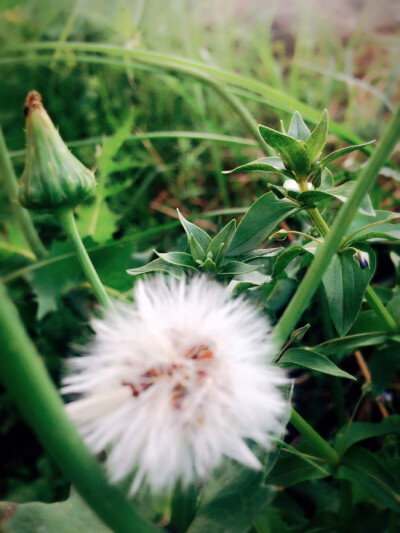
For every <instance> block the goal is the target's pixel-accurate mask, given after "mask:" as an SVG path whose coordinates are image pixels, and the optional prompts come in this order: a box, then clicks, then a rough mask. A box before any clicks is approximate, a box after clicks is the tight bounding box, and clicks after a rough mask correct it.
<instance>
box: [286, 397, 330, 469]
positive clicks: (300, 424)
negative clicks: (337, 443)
mask: <svg viewBox="0 0 400 533" xmlns="http://www.w3.org/2000/svg"><path fill="white" fill-rule="evenodd" d="M290 422H291V423H292V424H293V425H294V427H295V428H296V429H297V431H298V432H299V433H300V434H301V435H303V437H304V438H305V439H307V441H308V443H309V444H311V446H312V447H313V448H314V450H315V451H316V452H318V454H319V455H320V456H321V457H323V458H324V459H325V460H326V461H327V462H328V463H329V464H330V465H331V466H333V467H335V466H337V465H338V464H339V461H340V458H339V454H338V453H337V452H336V450H334V449H333V448H332V446H331V445H330V444H328V443H327V442H326V440H325V439H323V438H322V437H321V435H320V434H319V433H317V432H316V431H315V429H314V428H312V427H311V426H310V424H309V423H308V422H306V420H304V418H303V417H302V416H300V415H299V413H298V412H297V411H295V410H294V409H293V407H292V410H291V415H290Z"/></svg>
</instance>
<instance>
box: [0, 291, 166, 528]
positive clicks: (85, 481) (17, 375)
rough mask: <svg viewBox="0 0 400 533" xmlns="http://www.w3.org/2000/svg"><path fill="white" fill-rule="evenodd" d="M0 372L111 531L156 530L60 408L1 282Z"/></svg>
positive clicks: (63, 468)
mask: <svg viewBox="0 0 400 533" xmlns="http://www.w3.org/2000/svg"><path fill="white" fill-rule="evenodd" d="M0 338H1V341H2V347H1V350H0V376H1V379H2V381H3V383H4V385H5V386H6V387H7V388H8V390H9V391H10V394H12V395H13V397H14V399H15V401H16V403H17V405H18V406H19V408H20V410H21V412H22V414H23V415H24V417H25V418H26V420H27V421H28V422H29V424H30V425H31V426H32V428H33V430H34V431H35V433H36V435H37V436H38V438H39V440H40V442H41V443H42V445H43V447H44V448H45V449H46V450H47V451H48V453H49V454H50V455H51V456H52V457H53V458H54V460H55V461H56V463H57V465H58V467H59V468H60V470H61V471H62V472H63V474H64V475H65V477H66V478H67V479H69V480H70V481H71V483H72V484H73V485H74V486H75V487H76V489H77V490H78V492H79V493H80V494H81V496H82V497H83V498H84V499H85V500H86V502H87V503H88V504H89V505H90V507H91V508H92V509H93V510H94V512H95V513H96V514H97V515H98V516H99V517H100V518H101V519H102V520H103V521H104V522H105V523H106V524H107V525H108V526H109V527H110V528H111V529H112V531H115V532H116V533H132V532H133V531H137V532H138V533H139V532H143V533H144V532H145V533H153V532H154V533H155V532H156V531H159V529H158V528H157V527H155V526H154V525H152V524H150V523H149V522H147V521H146V520H144V519H142V518H141V517H140V516H139V515H138V514H137V513H136V511H135V509H134V508H133V507H132V505H131V504H130V503H129V502H128V501H126V499H125V497H124V496H123V494H122V493H121V492H119V491H118V490H117V489H116V488H115V487H111V486H110V485H108V483H107V481H106V479H105V477H104V475H103V472H102V469H101V467H100V466H99V464H98V463H97V461H96V459H95V458H94V456H93V455H92V453H91V452H90V451H89V450H88V448H87V447H86V446H85V444H84V443H83V442H82V440H81V438H80V437H79V435H78V433H77V431H76V429H75V427H74V425H73V424H72V422H71V421H70V420H69V419H68V417H67V416H66V414H65V412H64V406H63V403H62V400H61V398H60V396H59V394H58V393H57V390H56V388H55V386H54V385H53V383H52V381H51V379H50V377H49V375H48V373H47V370H46V368H45V366H44V364H43V360H42V359H41V357H40V355H39V354H38V353H37V351H36V349H35V347H34V346H33V344H32V342H31V341H30V339H29V337H28V335H27V333H26V331H25V329H24V327H23V325H22V324H21V321H20V318H19V316H18V312H17V309H16V308H15V306H14V304H13V303H12V302H11V300H10V299H9V297H8V296H7V293H6V291H5V289H4V287H3V285H2V284H0Z"/></svg>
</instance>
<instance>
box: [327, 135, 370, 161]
mask: <svg viewBox="0 0 400 533" xmlns="http://www.w3.org/2000/svg"><path fill="white" fill-rule="evenodd" d="M374 142H375V140H373V141H369V142H367V143H363V144H354V145H353V146H347V147H346V148H340V149H339V150H336V151H335V152H332V153H331V154H329V155H327V156H326V157H324V159H322V161H321V162H320V163H319V164H320V165H321V166H322V167H325V166H326V165H328V164H329V163H331V162H332V161H335V159H339V157H342V156H343V155H346V154H350V153H351V152H354V151H355V150H361V148H364V146H368V145H369V144H372V143H374Z"/></svg>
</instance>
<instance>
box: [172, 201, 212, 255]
mask: <svg viewBox="0 0 400 533" xmlns="http://www.w3.org/2000/svg"><path fill="white" fill-rule="evenodd" d="M177 211H178V215H179V220H180V221H181V224H182V226H183V228H184V230H185V231H186V234H187V237H188V240H189V238H190V234H191V233H193V235H194V236H195V237H196V240H197V242H198V243H199V244H200V246H201V247H202V248H203V250H207V246H208V245H209V244H210V242H211V237H210V236H209V235H208V234H207V233H206V232H205V231H204V230H202V229H201V228H199V227H198V226H196V224H192V222H189V221H188V220H186V218H185V217H184V216H183V215H182V213H181V212H180V211H179V209H178V210H177Z"/></svg>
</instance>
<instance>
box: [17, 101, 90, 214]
mask: <svg viewBox="0 0 400 533" xmlns="http://www.w3.org/2000/svg"><path fill="white" fill-rule="evenodd" d="M24 113H25V115H26V139H27V147H26V162H25V169H24V172H23V174H22V177H21V181H20V191H19V200H20V202H21V204H22V205H23V206H25V207H27V208H28V209H35V210H39V211H52V210H54V209H58V208H63V207H74V206H76V205H77V204H78V203H79V202H81V201H82V200H83V199H84V198H86V197H87V196H89V195H91V194H93V193H94V189H95V186H96V180H95V177H94V174H93V172H91V171H90V170H89V169H87V168H86V167H85V166H84V165H83V164H82V163H81V162H80V161H78V159H77V158H76V157H75V156H74V155H72V153H71V152H70V151H69V150H68V148H67V146H66V144H65V143H64V141H63V140H62V138H61V136H60V134H59V133H58V131H57V129H56V128H55V126H54V124H53V123H52V121H51V119H50V117H49V115H48V114H47V112H46V110H45V109H44V107H43V105H42V98H41V96H40V94H39V93H38V92H36V91H31V92H30V93H29V94H28V96H27V99H26V104H25V108H24Z"/></svg>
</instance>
